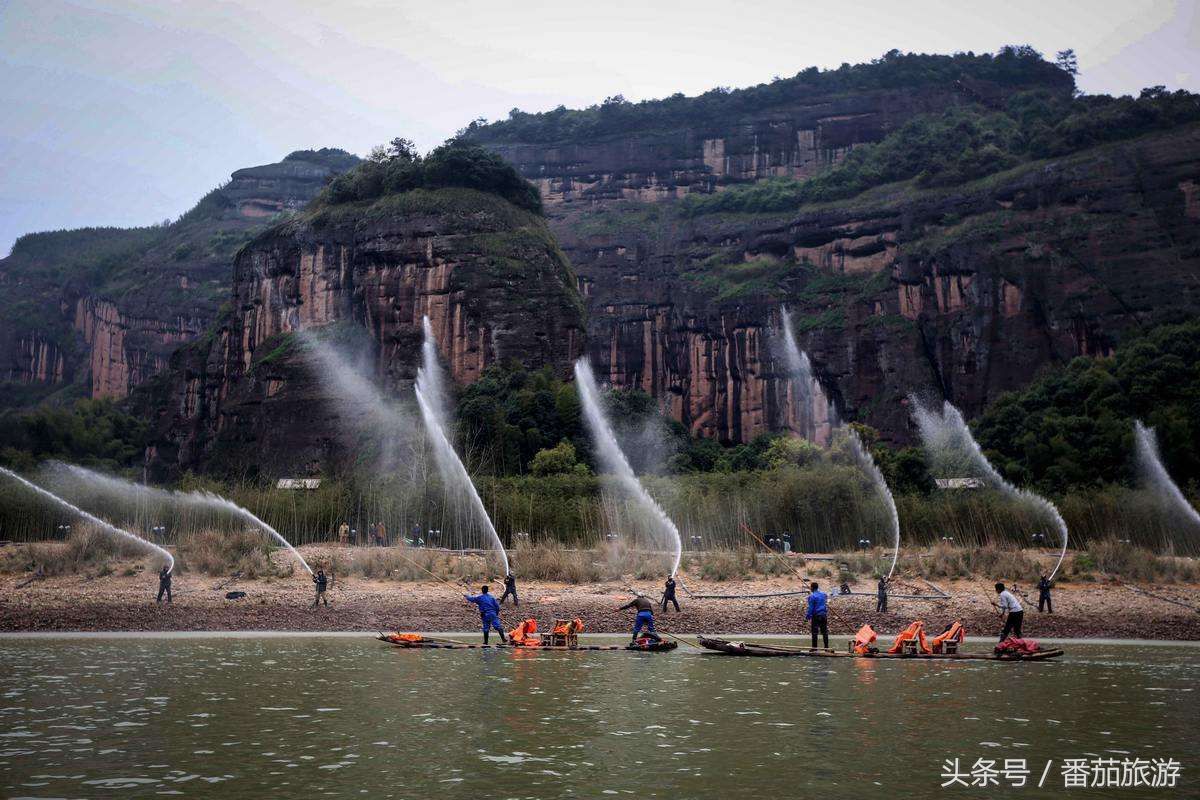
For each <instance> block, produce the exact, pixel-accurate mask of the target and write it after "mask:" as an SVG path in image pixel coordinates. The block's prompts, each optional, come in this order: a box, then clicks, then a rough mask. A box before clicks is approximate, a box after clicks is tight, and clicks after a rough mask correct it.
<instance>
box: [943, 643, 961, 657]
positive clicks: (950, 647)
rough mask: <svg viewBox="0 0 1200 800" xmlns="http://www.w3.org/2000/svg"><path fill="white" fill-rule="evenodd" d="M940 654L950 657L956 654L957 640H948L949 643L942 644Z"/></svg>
mask: <svg viewBox="0 0 1200 800" xmlns="http://www.w3.org/2000/svg"><path fill="white" fill-rule="evenodd" d="M942 652H943V653H945V654H947V655H952V654H954V653H957V652H958V640H957V639H950V640H949V641H945V642H942Z"/></svg>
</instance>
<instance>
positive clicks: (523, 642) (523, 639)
mask: <svg viewBox="0 0 1200 800" xmlns="http://www.w3.org/2000/svg"><path fill="white" fill-rule="evenodd" d="M508 638H509V639H511V640H512V643H513V644H514V645H516V646H518V647H538V646H540V645H541V643H542V637H541V636H539V635H538V632H537V620H536V619H534V618H532V617H530V618H529V619H527V620H525V621H524V622H522V623H521V624H520V625H518V626H517V627H516V628H514V629H513V630H511V631H509V632H508Z"/></svg>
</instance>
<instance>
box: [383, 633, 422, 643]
mask: <svg viewBox="0 0 1200 800" xmlns="http://www.w3.org/2000/svg"><path fill="white" fill-rule="evenodd" d="M385 638H387V639H388V640H389V641H393V642H423V641H425V637H424V636H422V635H421V634H419V633H390V634H388V635H387V636H386V637H385Z"/></svg>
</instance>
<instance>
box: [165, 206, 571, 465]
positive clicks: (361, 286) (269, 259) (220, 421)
mask: <svg viewBox="0 0 1200 800" xmlns="http://www.w3.org/2000/svg"><path fill="white" fill-rule="evenodd" d="M233 297H234V302H233V309H232V312H231V314H230V317H229V318H228V319H227V320H224V321H223V322H222V324H221V325H220V327H219V328H218V329H217V330H216V331H215V332H214V333H213V335H212V336H211V337H210V338H209V339H208V340H207V341H206V342H204V343H201V344H202V345H203V346H200V345H194V346H191V347H188V348H185V349H184V350H182V351H181V352H180V353H179V354H178V355H177V356H176V359H177V363H176V368H175V369H173V370H172V382H171V385H170V386H169V387H168V389H167V393H168V398H169V401H168V407H167V410H166V411H165V412H163V415H162V417H161V419H160V429H161V430H162V431H163V437H162V441H161V442H160V444H158V445H157V447H156V450H155V452H154V453H153V454H152V460H153V462H154V464H155V469H156V470H159V471H162V472H169V471H172V470H176V469H208V470H211V471H225V472H237V471H239V470H242V469H250V468H251V465H253V467H252V468H253V469H263V470H269V471H271V472H272V473H277V474H282V473H286V472H291V473H297V474H312V473H319V472H321V471H322V470H324V469H326V468H328V467H331V466H333V467H337V466H340V465H343V464H345V463H347V462H351V461H353V459H354V457H355V447H356V444H355V442H354V440H353V428H354V426H353V425H348V424H346V423H347V420H342V419H338V413H339V412H338V409H337V404H336V403H334V402H333V401H334V400H335V399H338V400H342V399H345V395H346V394H347V391H348V389H349V388H350V387H346V386H338V385H336V384H332V383H331V382H330V380H329V376H328V375H324V374H323V371H322V369H321V367H320V366H319V364H317V363H315V362H314V359H313V357H312V355H311V352H310V351H309V349H308V347H307V345H306V342H305V340H304V339H303V337H298V336H297V334H299V333H301V332H304V331H317V330H324V331H328V330H329V329H330V327H331V326H333V327H334V328H335V329H337V328H338V327H340V328H342V329H343V332H344V329H346V328H349V329H355V330H357V329H362V330H365V332H366V333H367V335H369V337H370V339H371V341H372V343H373V347H372V348H371V351H370V352H371V354H372V355H371V358H372V363H373V369H374V371H375V373H376V377H377V378H378V380H379V382H380V383H381V384H383V385H384V386H385V387H388V388H389V389H390V390H391V391H392V392H393V393H395V394H403V393H404V391H405V389H406V388H407V387H408V386H409V385H410V384H411V381H412V380H413V378H415V374H416V366H417V364H418V362H419V359H420V347H421V341H422V332H421V327H422V326H421V320H422V317H423V316H428V317H429V318H430V321H431V324H432V326H433V330H434V332H435V335H436V337H437V341H438V346H439V349H440V351H441V355H442V357H443V359H444V363H445V366H446V367H447V369H448V371H449V373H450V375H451V377H452V378H453V379H454V380H455V381H456V382H459V383H466V382H470V381H472V380H474V379H475V378H477V377H478V376H479V374H480V373H481V372H482V370H484V369H485V368H486V367H488V366H489V365H491V364H494V363H497V362H499V361H501V360H507V359H515V360H516V361H519V362H521V363H522V364H524V365H525V366H527V367H530V368H535V369H536V368H541V367H547V366H548V367H551V368H552V369H554V370H556V371H557V372H559V373H562V374H567V373H569V371H570V365H571V362H572V361H573V360H574V359H575V358H577V357H578V356H579V355H580V354H581V353H582V351H583V333H584V330H583V308H582V304H581V302H580V300H579V297H578V295H577V293H576V290H575V276H574V274H573V273H572V271H571V269H570V267H569V265H568V263H567V262H566V260H565V259H564V257H563V255H562V253H561V252H560V251H559V250H558V248H557V246H556V245H555V243H554V240H553V238H552V237H551V236H550V234H549V231H548V230H547V228H546V225H545V222H544V221H543V220H542V219H541V218H540V217H538V216H536V215H534V214H531V213H529V212H525V211H522V210H520V209H517V208H516V207H515V206H512V205H510V204H509V203H507V202H506V201H504V200H502V199H500V198H498V197H496V196H494V195H489V194H485V193H482V192H477V191H473V190H467V189H438V190H432V191H430V190H417V191H412V192H408V193H405V194H402V195H394V196H388V197H385V198H383V199H382V200H379V201H377V202H375V203H374V204H364V203H356V204H347V205H344V206H334V207H331V208H328V207H322V208H318V209H315V210H313V211H312V212H309V213H306V214H304V215H302V216H301V217H298V218H296V219H295V220H294V221H292V222H289V223H286V224H284V225H283V226H280V227H278V228H275V229H273V230H271V231H269V232H268V233H266V234H264V235H262V236H260V237H259V238H258V239H256V240H255V241H254V242H252V243H251V244H250V245H249V246H248V247H247V248H245V249H244V250H243V251H242V252H241V254H240V255H239V256H238V259H237V263H236V267H235V273H234V286H233ZM151 405H152V406H153V405H154V404H153V403H152V404H151Z"/></svg>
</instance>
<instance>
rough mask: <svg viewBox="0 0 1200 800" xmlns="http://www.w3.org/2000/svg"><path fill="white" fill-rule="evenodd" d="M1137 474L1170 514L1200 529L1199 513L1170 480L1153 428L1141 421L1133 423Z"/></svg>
mask: <svg viewBox="0 0 1200 800" xmlns="http://www.w3.org/2000/svg"><path fill="white" fill-rule="evenodd" d="M1133 430H1134V440H1135V442H1136V455H1137V466H1138V473H1139V475H1140V476H1141V479H1142V481H1143V482H1144V483H1145V484H1146V485H1148V486H1149V487H1150V489H1151V490H1152V491H1153V492H1154V493H1155V494H1156V495H1157V496H1158V497H1159V498H1160V499H1161V500H1162V501H1163V503H1164V505H1166V506H1167V508H1169V509H1170V510H1171V511H1172V512H1174V513H1176V514H1179V515H1180V516H1182V517H1183V518H1184V519H1186V520H1187V521H1188V522H1190V523H1191V524H1192V525H1194V526H1195V527H1197V528H1200V512H1197V511H1196V508H1195V507H1194V506H1193V505H1192V504H1191V503H1189V502H1188V499H1187V498H1186V497H1184V496H1183V492H1182V491H1180V489H1179V486H1178V485H1176V483H1175V481H1173V480H1171V475H1170V473H1168V472H1167V468H1166V466H1165V465H1164V464H1163V461H1162V455H1161V454H1160V453H1159V451H1158V439H1157V437H1155V435H1154V428H1147V427H1146V426H1145V425H1143V424H1142V422H1141V420H1136V421H1134V423H1133Z"/></svg>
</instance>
